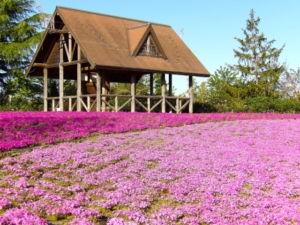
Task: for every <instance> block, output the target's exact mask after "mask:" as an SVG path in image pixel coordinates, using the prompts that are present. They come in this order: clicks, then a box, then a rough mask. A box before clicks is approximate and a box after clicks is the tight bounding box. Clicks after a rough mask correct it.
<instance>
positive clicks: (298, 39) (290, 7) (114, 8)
mask: <svg viewBox="0 0 300 225" xmlns="http://www.w3.org/2000/svg"><path fill="white" fill-rule="evenodd" d="M36 3H37V4H38V3H42V9H43V11H44V12H45V13H50V14H52V13H53V11H54V10H55V7H56V6H57V5H59V6H66V7H71V8H77V9H82V10H88V11H93V12H99V13H104V14H111V15H116V16H121V17H129V18H134V19H139V20H145V21H149V22H157V23H162V24H167V25H170V26H172V28H173V29H174V30H175V31H176V32H177V33H178V34H180V33H181V32H180V30H181V29H182V28H183V30H184V34H183V36H182V39H183V41H184V42H185V43H186V44H187V46H188V47H189V48H190V49H191V50H192V51H193V52H194V54H195V55H196V56H197V57H198V59H199V60H200V61H201V62H202V63H203V64H204V66H205V67H206V68H207V69H208V71H209V72H210V73H211V74H213V73H214V72H215V70H216V69H218V68H219V67H220V66H224V65H225V63H228V64H235V63H237V59H236V58H234V54H233V49H238V47H239V44H238V42H237V41H236V40H235V39H234V37H238V38H244V35H243V32H242V29H244V28H245V27H246V20H247V19H248V18H249V13H250V10H251V9H254V11H255V15H256V16H258V17H260V18H261V22H260V24H259V29H260V32H263V33H264V34H265V36H266V37H267V38H268V40H272V39H275V40H276V42H275V43H274V45H273V46H274V47H277V48H280V47H282V45H284V44H285V48H284V50H283V52H282V55H281V57H280V61H281V62H286V63H287V65H288V66H289V68H291V69H297V68H298V67H300V60H299V59H300V28H299V22H300V13H299V9H300V1H297V0H285V1H282V0H185V1H182V0H172V1H171V0H151V1H147V0H124V1H122V0H106V1H104V0H85V1H79V0H64V1H60V0H41V1H39V0H36ZM173 79H174V81H173V82H174V84H173V85H174V86H175V87H176V88H177V91H176V94H179V93H183V92H185V91H186V90H187V78H186V77H183V76H175V77H174V78H173ZM205 80H206V79H197V82H198V83H200V82H202V81H205Z"/></svg>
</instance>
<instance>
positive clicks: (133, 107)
mask: <svg viewBox="0 0 300 225" xmlns="http://www.w3.org/2000/svg"><path fill="white" fill-rule="evenodd" d="M135 88H136V87H135V75H134V74H131V112H135V91H136V90H135Z"/></svg>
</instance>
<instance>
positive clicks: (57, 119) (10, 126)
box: [0, 112, 300, 151]
mask: <svg viewBox="0 0 300 225" xmlns="http://www.w3.org/2000/svg"><path fill="white" fill-rule="evenodd" d="M299 117H300V116H299V115H294V114H272V113H269V114H264V113H261V114H255V113H222V114H217V113H216V114H172V113H165V114H161V113H97V112H0V151H7V150H10V149H13V148H22V147H28V146H32V145H38V144H50V143H56V142H62V141H68V140H73V139H76V138H81V137H87V136H91V135H95V134H101V133H120V132H127V131H139V130H145V129H157V128H162V127H174V126H181V125H187V124H193V123H203V122H208V121H225V120H244V119H247V120H249V119H282V118H291V119H292V118H299Z"/></svg>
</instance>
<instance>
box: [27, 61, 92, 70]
mask: <svg viewBox="0 0 300 225" xmlns="http://www.w3.org/2000/svg"><path fill="white" fill-rule="evenodd" d="M88 62H89V61H88V60H87V59H80V60H75V61H71V62H60V63H52V64H47V63H34V64H33V67H42V68H47V69H51V68H55V67H59V66H60V65H61V66H74V65H77V63H88ZM86 68H87V67H84V69H86ZM91 70H94V68H91Z"/></svg>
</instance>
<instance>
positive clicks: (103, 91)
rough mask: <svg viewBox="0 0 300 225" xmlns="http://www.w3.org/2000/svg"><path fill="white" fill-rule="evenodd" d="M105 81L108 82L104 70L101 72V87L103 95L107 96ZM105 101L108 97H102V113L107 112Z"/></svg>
mask: <svg viewBox="0 0 300 225" xmlns="http://www.w3.org/2000/svg"><path fill="white" fill-rule="evenodd" d="M105 80H106V74H105V71H104V70H102V71H101V87H102V88H101V89H102V90H101V95H105V94H107V93H106V88H105ZM105 100H106V97H104V96H102V112H105V107H106V105H105V102H104V101H105Z"/></svg>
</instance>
